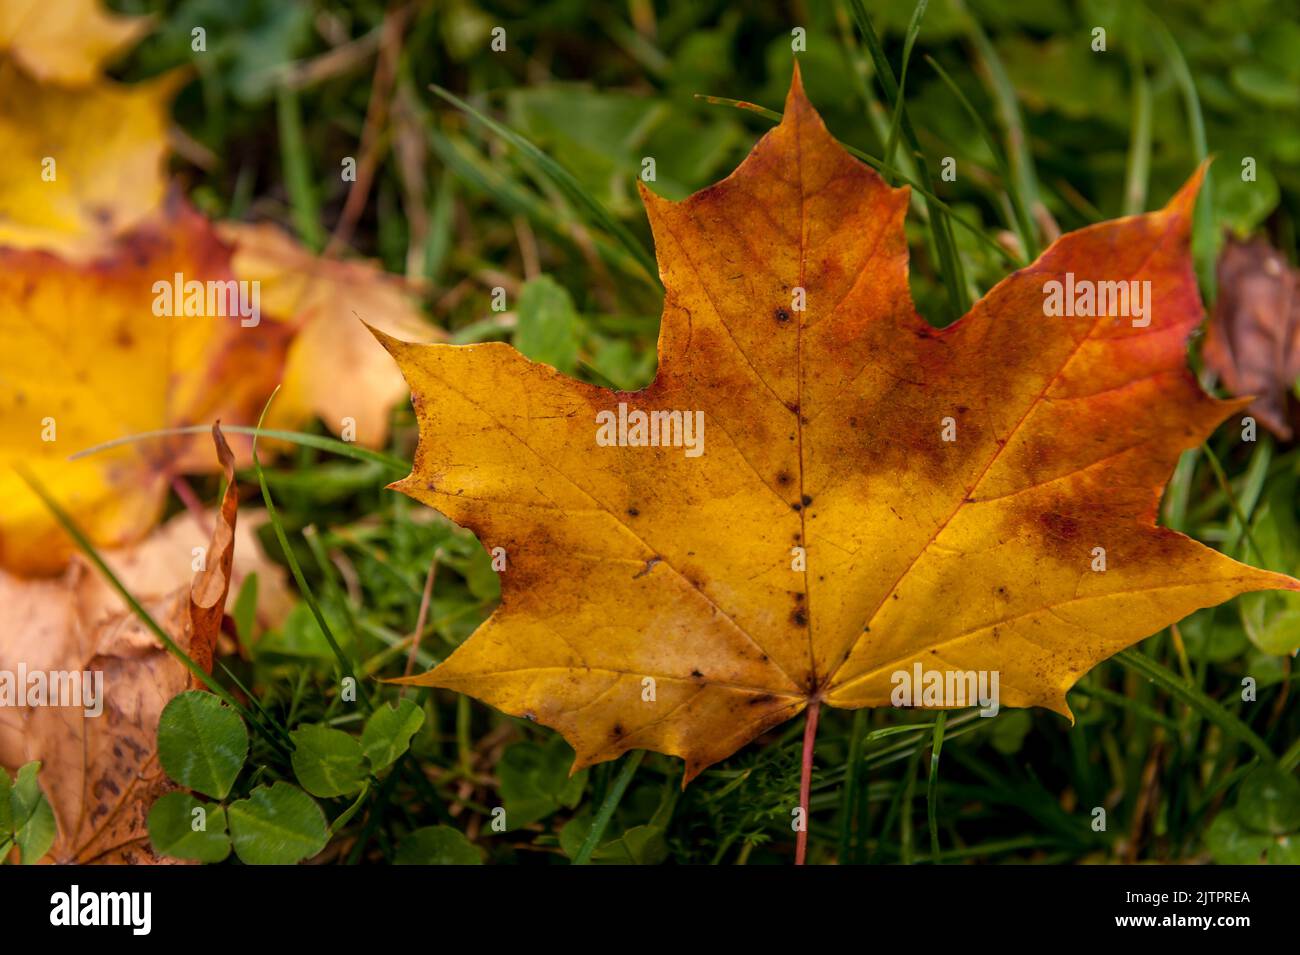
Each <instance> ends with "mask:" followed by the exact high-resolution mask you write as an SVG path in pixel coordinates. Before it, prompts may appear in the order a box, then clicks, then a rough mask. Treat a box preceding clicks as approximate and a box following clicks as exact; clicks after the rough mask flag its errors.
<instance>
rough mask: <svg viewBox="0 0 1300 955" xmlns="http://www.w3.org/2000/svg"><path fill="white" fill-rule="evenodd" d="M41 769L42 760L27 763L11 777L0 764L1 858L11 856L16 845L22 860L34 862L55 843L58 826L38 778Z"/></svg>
mask: <svg viewBox="0 0 1300 955" xmlns="http://www.w3.org/2000/svg"><path fill="white" fill-rule="evenodd" d="M40 770H41V764H40V763H38V762H31V763H26V764H24V765H22V766H20V767H19V768H18V773H17V777H16V778H13V779H11V778H10V777H9V774H8V773H7V772H5V770H4V768H3V767H0V862H5V861H7V860H9V857H10V855H11V854H12V852H13V850H14V849H15V848H17V850H18V861H19V862H21V863H22V864H23V865H35V864H36V863H37V862H39V861H40V860H41V859H42V857H44V855H45V853H47V852H49V851H50V847H51V846H52V845H54V839H55V836H56V835H57V834H58V830H57V828H56V826H55V822H54V810H53V808H51V806H50V803H49V800H47V799H46V798H45V793H44V792H42V791H41V786H40V782H39V781H38V780H37V778H36V776H37V773H39V772H40Z"/></svg>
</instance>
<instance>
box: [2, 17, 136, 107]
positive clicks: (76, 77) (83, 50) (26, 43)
mask: <svg viewBox="0 0 1300 955" xmlns="http://www.w3.org/2000/svg"><path fill="white" fill-rule="evenodd" d="M149 25H150V21H149V18H148V17H124V16H120V15H117V14H113V13H108V12H106V11H105V10H104V9H103V7H102V5H101V4H100V2H99V0H5V2H4V3H2V4H0V55H7V56H9V57H12V58H13V59H14V60H15V61H16V62H17V63H19V64H20V65H21V66H22V67H23V68H24V69H25V70H26V71H27V72H28V73H30V74H31V75H32V76H34V77H36V78H37V79H38V80H44V81H47V82H53V83H61V84H64V85H68V86H82V85H86V84H88V83H92V82H94V81H95V80H96V79H98V78H99V77H100V75H101V73H102V71H103V69H104V65H105V63H107V62H108V61H109V60H110V59H112V58H113V57H114V56H115V55H117V54H118V53H120V52H121V51H122V50H124V49H125V48H126V47H128V46H130V45H131V44H133V43H135V42H136V40H138V39H139V38H140V37H141V36H143V34H144V33H145V31H146V30H148V29H149Z"/></svg>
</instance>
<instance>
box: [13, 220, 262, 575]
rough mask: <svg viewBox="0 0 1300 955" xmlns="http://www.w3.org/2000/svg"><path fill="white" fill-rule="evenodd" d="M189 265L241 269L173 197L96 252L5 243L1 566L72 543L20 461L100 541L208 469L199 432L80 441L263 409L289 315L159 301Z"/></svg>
mask: <svg viewBox="0 0 1300 955" xmlns="http://www.w3.org/2000/svg"><path fill="white" fill-rule="evenodd" d="M178 275H179V276H181V277H182V281H183V283H191V282H202V283H214V282H223V281H232V280H233V276H232V274H231V271H230V251H229V249H228V247H227V246H225V245H224V244H223V243H222V242H221V241H220V240H219V239H218V238H217V236H216V235H215V233H214V232H213V231H212V229H211V227H210V226H209V225H208V223H207V222H206V220H204V219H203V218H202V217H201V216H199V215H198V214H197V213H195V212H194V211H193V210H191V209H190V208H188V207H187V206H185V205H184V204H183V203H181V202H180V201H179V200H177V199H175V198H173V199H171V200H169V202H168V203H167V204H166V208H165V209H164V210H163V214H162V215H161V216H159V217H158V218H155V219H153V220H151V221H150V222H149V223H147V224H146V225H145V226H143V227H141V228H140V229H137V230H135V231H133V232H132V233H131V234H130V235H128V236H126V237H124V238H123V239H122V240H121V242H120V243H119V244H117V245H115V246H114V248H113V251H112V252H111V253H110V254H108V255H105V256H103V257H101V258H99V259H96V260H95V261H94V262H92V263H89V264H86V265H77V264H74V263H70V262H66V261H64V260H62V259H59V258H56V257H54V256H52V255H49V254H47V253H44V252H33V251H16V250H0V338H2V339H3V340H4V342H5V348H4V350H3V352H0V500H3V501H4V502H5V506H4V509H3V511H0V568H4V569H7V570H11V571H15V572H18V573H23V574H33V573H57V572H58V571H59V570H60V569H61V568H62V567H63V566H64V564H65V563H66V562H67V559H68V557H69V555H70V554H71V553H72V550H73V545H72V542H71V541H70V540H69V539H68V538H67V536H66V535H65V534H64V533H63V531H62V529H61V528H59V526H58V524H57V522H56V521H55V520H54V518H53V517H52V516H51V515H50V514H49V512H48V511H47V510H46V509H45V507H44V506H43V505H42V504H41V502H40V500H39V499H37V497H36V496H35V495H34V494H32V493H31V492H30V490H29V489H27V488H26V487H25V486H24V485H23V484H22V482H21V481H20V479H19V478H18V477H17V475H16V474H14V473H13V472H12V470H11V469H10V468H9V467H8V466H7V465H8V463H9V462H11V461H22V462H23V463H24V464H26V466H27V467H29V468H30V469H31V470H32V472H33V473H34V474H35V475H36V477H37V478H38V479H39V480H40V481H41V482H42V483H43V484H44V485H45V486H46V487H47V488H49V489H50V491H51V492H52V493H53V494H54V495H55V496H56V498H58V499H59V500H61V501H63V502H64V504H65V506H66V507H67V508H68V510H69V512H70V513H71V514H72V516H73V518H74V519H75V520H76V521H77V522H78V524H80V525H81V527H82V528H83V529H84V530H85V531H86V532H87V533H88V534H89V536H90V538H91V540H93V541H94V542H95V543H96V544H97V545H101V546H119V545H122V544H125V543H129V542H131V541H134V540H139V539H140V538H142V537H143V536H144V535H145V534H147V533H148V532H149V530H150V529H151V528H152V527H153V525H154V524H155V523H156V521H157V519H158V517H159V515H160V512H161V509H162V506H163V502H164V499H165V495H166V491H167V485H168V482H169V480H170V478H171V476H172V475H173V474H175V473H178V472H184V471H188V470H191V469H200V470H209V469H210V468H211V456H210V455H207V454H204V453H203V451H202V447H203V441H204V437H203V435H201V434H199V435H188V436H183V437H169V438H156V439H151V440H147V441H142V442H136V443H130V444H124V445H121V446H119V447H116V448H113V449H111V450H108V451H104V452H101V453H98V454H94V455H91V456H88V457H85V458H82V459H78V460H75V461H70V460H69V456H70V455H73V454H75V453H76V452H78V451H82V450H85V449H87V448H91V447H94V446H96V445H99V444H102V443H104V442H108V441H113V440H116V439H118V438H123V437H126V436H128V435H135V434H140V433H142V432H148V431H154V430H159V429H164V428H175V427H180V426H186V425H196V424H208V423H210V422H212V421H213V420H216V419H218V418H220V419H221V420H223V421H227V422H229V423H232V424H247V423H251V422H253V421H255V420H256V416H257V413H258V411H259V410H260V408H261V406H262V403H263V402H264V401H265V399H266V396H267V395H268V394H270V393H271V390H272V388H273V387H274V383H275V381H276V379H277V378H278V375H279V370H280V368H281V366H282V364H283V361H284V351H285V348H286V345H287V341H286V339H287V337H288V331H287V329H285V328H284V327H283V326H281V325H279V324H278V323H275V322H261V323H260V324H258V325H257V326H256V327H249V328H245V327H241V323H240V318H239V315H238V314H236V315H234V316H232V317H220V316H218V315H215V314H205V315H192V314H191V315H186V314H184V313H182V314H179V315H171V316H167V315H159V314H157V312H156V311H155V308H154V306H155V304H156V303H157V300H158V299H159V297H160V295H162V296H163V297H170V296H171V288H172V286H173V284H174V283H175V281H176V277H177V276H178ZM160 281H162V282H163V283H164V285H165V290H164V291H163V292H161V293H160V292H158V291H155V286H156V285H157V283H159V282H160ZM205 301H206V300H205ZM242 446H244V447H247V442H246V441H245V442H242Z"/></svg>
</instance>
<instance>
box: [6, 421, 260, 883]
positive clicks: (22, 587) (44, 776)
mask: <svg viewBox="0 0 1300 955" xmlns="http://www.w3.org/2000/svg"><path fill="white" fill-rule="evenodd" d="M213 439H214V441H215V442H216V445H217V454H218V457H219V458H220V461H221V464H222V466H223V468H224V469H225V474H226V482H227V483H226V493H225V496H224V498H223V499H222V502H221V509H220V511H219V512H218V515H217V521H216V524H215V527H214V530H213V532H212V535H211V540H210V541H209V542H208V549H207V554H206V560H205V564H204V569H203V570H201V571H199V572H198V573H195V574H192V577H193V579H192V582H191V583H189V584H188V585H185V584H183V585H181V586H179V587H174V586H172V585H171V584H172V580H173V578H174V576H175V574H176V568H175V567H172V568H170V569H168V570H166V571H164V572H162V573H161V574H159V575H158V576H157V577H154V578H153V579H152V581H146V579H145V578H144V577H143V576H141V575H139V574H137V575H135V579H134V580H133V583H134V584H136V585H138V586H137V587H136V590H135V595H136V597H137V599H139V600H140V603H141V604H142V605H143V606H144V607H145V609H147V610H148V611H149V614H150V616H152V617H153V618H154V620H155V621H157V622H158V624H159V625H160V626H161V627H162V628H163V629H164V630H165V631H166V632H167V634H168V635H169V636H170V637H171V638H172V640H173V641H175V643H176V644H177V645H178V646H179V647H180V648H181V649H182V650H183V651H185V652H186V653H188V654H189V656H190V657H191V658H192V659H193V660H194V662H195V663H197V664H198V665H199V666H201V667H202V668H203V669H204V670H205V671H208V672H210V671H211V669H212V661H213V653H214V651H215V647H216V642H217V637H218V635H219V633H220V630H221V618H222V615H223V614H224V612H225V605H226V600H227V597H228V595H229V591H230V585H231V581H232V579H236V580H237V578H234V576H233V561H234V554H235V550H236V533H235V523H236V521H235V519H236V506H237V504H238V488H237V485H236V483H235V480H234V457H233V455H232V454H231V451H230V448H229V447H228V446H227V445H226V442H225V439H224V438H223V437H222V436H221V433H220V431H219V430H218V429H217V428H216V427H214V428H213ZM155 548H156V545H155V543H154V542H153V541H152V540H150V541H147V542H145V543H144V544H142V545H140V549H141V550H145V551H148V550H153V549H155ZM161 549H162V550H163V551H164V552H166V551H168V550H170V549H171V542H170V541H164V542H163V543H162V545H161ZM104 556H105V557H106V558H107V561H108V563H109V564H110V566H115V565H117V564H119V562H121V563H128V564H129V563H131V562H132V561H133V560H135V559H136V557H137V555H136V554H135V553H133V552H132V551H127V552H122V553H117V554H114V553H112V552H108V553H107V554H105V555H104ZM153 560H154V558H153V557H146V558H144V563H145V564H146V565H147V564H151V563H153ZM190 562H191V557H190V555H189V554H188V553H186V554H184V555H182V557H181V562H180V566H181V567H183V568H184V569H185V571H187V572H189V571H190V566H191V563H190ZM106 586H107V584H106V582H105V581H103V579H102V578H99V577H97V576H96V571H94V570H93V569H92V568H91V567H90V566H89V565H88V564H87V563H86V562H85V561H84V560H83V559H81V558H76V559H74V560H73V561H72V563H71V564H70V565H69V567H68V570H67V572H66V573H65V574H64V576H63V577H62V578H60V579H57V580H21V579H19V578H17V577H14V576H12V575H10V574H8V573H5V572H3V571H0V671H4V672H5V673H7V674H9V675H10V678H11V679H15V680H16V679H17V678H16V676H14V675H15V674H18V673H21V672H26V673H27V674H33V673H37V672H40V673H42V674H44V675H45V676H46V678H47V680H49V674H51V673H54V672H62V673H72V672H76V673H85V672H89V673H92V674H94V673H99V674H101V675H102V684H100V685H99V688H98V690H97V691H95V690H93V689H92V693H93V695H94V696H96V697H97V698H98V704H99V705H102V708H103V709H102V712H100V713H99V714H97V715H88V714H87V712H86V710H87V708H88V707H87V706H86V705H84V704H85V703H86V699H85V697H82V698H81V701H82V703H83V705H73V706H55V705H48V704H47V705H20V706H13V705H7V706H5V707H0V766H5V767H7V768H10V769H16V768H17V767H18V766H20V765H22V764H24V763H26V762H29V761H30V760H40V761H41V764H42V768H41V777H40V778H41V786H42V789H43V790H44V791H45V793H46V794H47V796H48V798H49V800H50V803H51V804H52V806H53V809H54V816H55V820H56V822H57V824H58V830H59V834H58V838H57V839H56V840H55V842H54V846H53V847H52V849H51V850H50V851H51V858H52V860H53V861H55V862H76V863H83V864H84V863H91V862H94V863H109V862H149V863H151V862H159V861H162V860H160V859H159V858H158V857H157V856H156V855H155V854H154V852H153V850H152V848H151V846H150V844H149V837H148V830H147V828H146V825H145V823H146V817H147V815H148V811H149V807H150V806H151V805H152V804H153V801H154V800H155V799H156V798H157V797H158V796H160V795H162V794H163V793H164V792H168V791H170V790H171V789H174V788H175V787H174V786H173V784H172V783H171V782H169V781H168V779H167V778H166V776H165V775H164V774H163V772H162V768H161V767H160V766H159V763H158V752H157V730H158V718H159V716H160V715H161V713H162V709H163V707H164V706H166V704H167V701H168V700H170V699H171V698H172V697H173V696H175V695H176V694H177V693H180V692H181V691H183V690H187V689H198V688H200V687H201V684H200V683H199V681H198V680H197V679H196V678H195V677H194V676H193V675H192V674H191V673H190V671H189V670H188V669H187V668H186V667H185V666H184V665H183V664H182V663H181V662H180V661H178V660H177V659H176V658H175V657H173V656H172V655H171V654H170V653H169V652H168V651H167V650H165V649H164V648H163V647H162V645H161V644H160V643H159V642H158V640H157V638H156V637H155V636H154V635H153V633H152V632H151V631H150V630H149V629H148V628H147V627H146V625H145V624H144V623H143V622H142V621H141V620H140V619H139V618H138V617H137V616H136V615H135V614H134V613H133V612H132V611H131V610H130V609H127V608H126V607H125V605H124V604H123V602H122V601H121V599H120V598H119V599H118V602H117V606H116V609H115V610H110V609H109V606H108V604H107V602H106V601H105V600H104V598H103V595H102V590H103V588H104V587H106ZM20 666H21V667H23V668H25V671H24V670H20ZM53 685H54V683H53V681H52V680H50V686H53ZM92 687H93V684H92ZM16 690H17V692H18V693H19V694H25V693H26V690H27V687H26V686H25V685H17V686H16ZM22 701H23V702H24V703H26V702H29V701H28V699H27V697H26V696H25V695H24V696H23V697H22ZM51 702H52V701H51ZM89 708H90V709H92V710H93V709H94V707H93V706H92V707H89ZM24 861H27V860H24Z"/></svg>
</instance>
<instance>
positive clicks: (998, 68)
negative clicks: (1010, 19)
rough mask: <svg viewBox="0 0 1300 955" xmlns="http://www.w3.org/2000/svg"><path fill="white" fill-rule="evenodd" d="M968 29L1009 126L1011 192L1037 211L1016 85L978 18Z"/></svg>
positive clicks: (1033, 252)
mask: <svg viewBox="0 0 1300 955" xmlns="http://www.w3.org/2000/svg"><path fill="white" fill-rule="evenodd" d="M967 29H968V32H969V33H970V38H971V42H972V43H973V44H974V45H975V50H976V52H977V53H978V54H979V58H980V62H981V63H982V64H983V66H984V69H985V71H986V72H987V74H988V78H989V85H990V86H991V87H992V91H993V101H994V102H995V103H996V104H997V107H998V114H999V115H1000V116H1001V118H1002V125H1003V126H1004V127H1006V133H1007V143H1008V145H1009V146H1010V149H1009V152H1010V156H1009V159H1010V163H1011V171H1012V177H1011V182H1010V188H1011V191H1012V192H1013V193H1015V194H1016V202H1017V203H1019V205H1020V206H1021V207H1022V208H1023V209H1025V210H1027V211H1029V212H1033V211H1034V210H1036V209H1038V207H1039V206H1040V205H1041V202H1042V200H1041V199H1040V198H1039V195H1038V175H1037V174H1036V173H1035V172H1034V158H1033V154H1032V153H1031V152H1030V151H1029V138H1028V136H1027V135H1026V134H1025V121H1024V117H1023V116H1021V114H1020V103H1019V102H1018V101H1017V100H1016V89H1015V86H1013V85H1012V83H1011V78H1010V77H1009V76H1007V71H1006V68H1005V67H1004V66H1003V65H1002V60H1001V59H1000V58H999V57H998V53H997V50H996V49H994V47H993V44H992V42H990V41H989V38H988V36H987V35H986V34H985V33H984V31H983V29H981V28H980V25H979V23H978V21H976V19H975V18H974V17H968V18H967ZM1037 254H1038V249H1037V246H1036V245H1030V246H1028V247H1027V248H1026V249H1025V255H1027V256H1029V258H1031V259H1032V258H1034V256H1036V255H1037Z"/></svg>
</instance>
